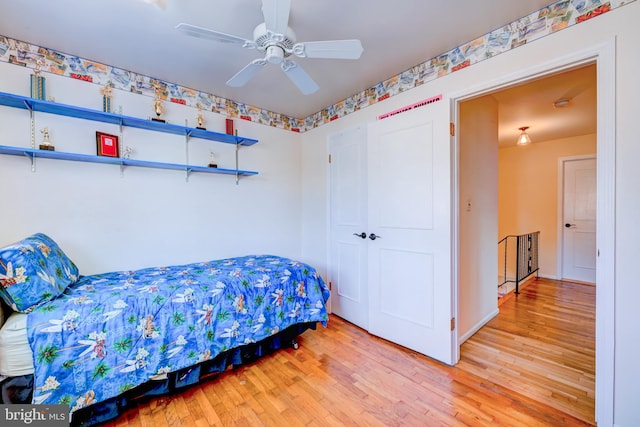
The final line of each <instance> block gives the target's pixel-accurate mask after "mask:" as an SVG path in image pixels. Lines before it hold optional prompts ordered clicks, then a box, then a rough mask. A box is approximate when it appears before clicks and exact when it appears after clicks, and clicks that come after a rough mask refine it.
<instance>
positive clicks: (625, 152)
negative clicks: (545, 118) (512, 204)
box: [302, 2, 640, 427]
mask: <svg viewBox="0 0 640 427" xmlns="http://www.w3.org/2000/svg"><path fill="white" fill-rule="evenodd" d="M639 20H640V2H633V3H630V4H628V5H626V6H624V7H622V8H619V9H616V10H613V11H612V12H609V13H606V14H604V15H602V16H599V17H597V18H595V19H592V20H589V21H587V22H584V23H581V24H579V25H575V26H572V27H569V28H567V29H565V30H562V31H559V32H557V33H554V34H553V35H550V36H547V37H543V38H541V39H539V40H536V41H534V42H532V43H529V44H527V45H524V46H521V47H519V48H517V49H514V50H512V51H509V52H507V53H503V54H500V55H498V56H496V57H494V58H491V59H489V60H486V61H483V62H480V63H478V64H475V65H473V66H471V67H469V68H466V69H462V70H460V71H457V72H455V73H452V74H450V75H447V76H445V77H442V78H439V79H436V80H434V81H432V82H430V83H427V84H424V85H422V86H420V87H418V88H415V89H413V90H409V91H407V92H404V93H402V94H400V95H397V96H394V97H391V98H389V99H387V100H385V101H383V102H380V103H378V104H375V105H373V106H369V107H367V108H364V109H362V110H360V111H358V112H356V113H354V114H351V115H349V116H347V117H345V118H342V119H340V120H336V121H333V122H331V123H328V124H326V125H323V126H321V127H319V128H317V129H314V130H312V131H309V132H307V133H305V134H304V135H303V137H304V138H303V141H302V143H303V152H302V171H303V178H302V182H303V192H304V193H305V196H303V199H302V202H303V213H304V223H303V235H302V236H303V241H302V245H303V253H304V254H305V256H308V257H310V258H313V259H314V262H316V263H317V264H318V267H319V268H321V269H322V268H326V253H327V251H326V241H327V232H326V224H327V213H326V198H325V201H324V202H323V201H322V200H321V199H319V198H321V197H323V195H326V182H327V167H326V159H325V153H326V137H327V135H328V134H329V133H332V132H337V131H339V130H341V129H345V128H349V127H351V126H355V125H356V124H358V123H366V122H369V121H372V120H375V117H376V116H377V115H378V114H381V113H384V112H388V111H392V110H394V109H396V108H399V107H402V106H405V105H408V104H412V103H413V102H416V101H419V100H422V99H425V98H428V97H431V96H434V95H437V94H440V93H443V94H444V95H445V96H447V94H450V93H455V92H461V91H463V90H466V89H469V88H473V87H475V86H479V85H481V84H482V85H484V84H486V82H493V81H495V80H496V79H498V78H500V77H502V78H506V77H508V76H509V75H510V74H513V73H516V72H519V71H520V70H525V69H527V68H528V67H533V66H539V65H541V64H545V63H547V62H549V61H552V60H554V59H556V58H561V57H565V56H568V55H572V54H573V53H574V52H576V51H580V50H582V49H585V48H587V47H591V46H595V45H598V44H600V43H603V42H605V41H609V40H611V38H612V37H615V39H616V74H617V75H616V88H617V89H616V102H617V110H616V119H615V121H616V205H615V209H616V230H617V231H616V236H615V239H616V263H615V264H616V266H615V276H616V283H615V296H616V297H615V310H616V324H615V329H616V331H615V339H614V340H612V341H615V343H616V344H615V345H616V348H615V414H614V415H615V423H616V425H618V426H624V427H630V426H635V425H640V407H639V406H638V405H637V396H640V381H639V380H638V379H640V364H638V363H637V360H638V352H639V351H640V348H639V347H640V343H639V341H638V339H637V337H638V332H637V330H638V329H637V324H638V321H639V320H640V314H639V312H638V310H637V305H638V301H640V286H637V283H636V282H637V280H636V276H637V269H636V265H637V262H638V259H640V246H639V245H638V244H637V242H638V241H640V227H638V225H637V218H638V211H639V210H640V199H638V196H637V194H638V193H637V186H638V182H640V168H638V165H637V159H640V144H638V139H637V136H636V134H637V121H638V111H637V99H638V98H639V97H640V79H638V77H637V75H638V70H639V69H640V49H638V40H640V26H638V24H637V23H638V21H639ZM321 224H322V225H325V226H324V227H319V226H318V225H321ZM604 285H605V286H607V287H608V288H609V289H610V292H612V293H613V292H614V289H613V284H611V283H609V284H604Z"/></svg>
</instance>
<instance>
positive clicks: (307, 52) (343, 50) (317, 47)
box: [293, 40, 364, 59]
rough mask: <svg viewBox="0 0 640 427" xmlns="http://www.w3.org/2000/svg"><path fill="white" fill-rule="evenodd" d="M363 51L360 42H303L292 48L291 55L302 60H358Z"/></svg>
mask: <svg viewBox="0 0 640 427" xmlns="http://www.w3.org/2000/svg"><path fill="white" fill-rule="evenodd" d="M363 50H364V49H363V48H362V43H360V40H329V41H319V42H304V43H296V44H295V45H294V46H293V53H294V54H295V55H296V56H300V57H302V58H332V59H358V58H360V55H362V51H363Z"/></svg>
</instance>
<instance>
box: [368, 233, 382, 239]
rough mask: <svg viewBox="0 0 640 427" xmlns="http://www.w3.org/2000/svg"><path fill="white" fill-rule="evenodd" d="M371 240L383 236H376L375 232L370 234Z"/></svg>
mask: <svg viewBox="0 0 640 427" xmlns="http://www.w3.org/2000/svg"><path fill="white" fill-rule="evenodd" d="M369 238H370V239H371V240H376V239H382V236H376V235H375V233H371V234H369Z"/></svg>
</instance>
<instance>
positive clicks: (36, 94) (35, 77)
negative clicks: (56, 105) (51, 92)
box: [31, 56, 46, 99]
mask: <svg viewBox="0 0 640 427" xmlns="http://www.w3.org/2000/svg"><path fill="white" fill-rule="evenodd" d="M45 65H46V61H45V59H44V57H42V56H41V57H40V58H38V59H37V60H36V68H35V70H34V71H33V74H31V97H32V98H35V99H46V97H45V96H46V91H45V78H44V76H41V75H40V72H41V70H42V68H43V67H44V66H45Z"/></svg>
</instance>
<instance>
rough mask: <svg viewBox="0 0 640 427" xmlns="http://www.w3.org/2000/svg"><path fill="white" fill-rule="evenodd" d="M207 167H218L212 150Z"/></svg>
mask: <svg viewBox="0 0 640 427" xmlns="http://www.w3.org/2000/svg"><path fill="white" fill-rule="evenodd" d="M209 167H210V168H217V167H218V164H217V163H216V157H215V156H214V154H213V151H211V153H210V158H209Z"/></svg>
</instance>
